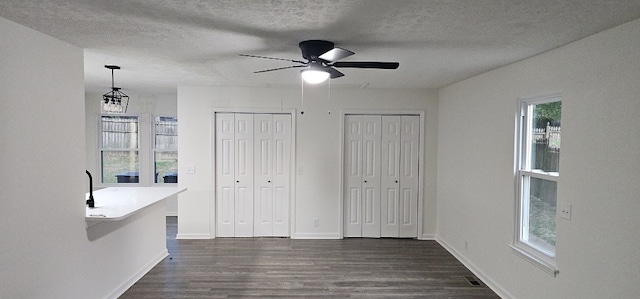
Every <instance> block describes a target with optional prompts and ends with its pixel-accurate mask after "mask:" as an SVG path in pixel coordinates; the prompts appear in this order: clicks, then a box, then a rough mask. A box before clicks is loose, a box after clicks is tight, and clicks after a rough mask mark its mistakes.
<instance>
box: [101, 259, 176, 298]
mask: <svg viewBox="0 0 640 299" xmlns="http://www.w3.org/2000/svg"><path fill="white" fill-rule="evenodd" d="M167 256H169V251H168V250H167V249H166V248H165V250H164V251H163V252H162V253H161V254H160V255H159V256H157V257H156V258H155V259H153V260H151V262H149V264H147V265H146V266H145V267H143V268H142V269H140V271H138V272H137V273H135V274H134V275H133V276H131V278H129V279H127V280H126V281H125V282H124V283H122V285H120V287H118V288H117V289H115V290H114V291H113V292H111V294H109V295H108V296H107V297H106V298H114V299H117V298H118V297H120V296H122V294H124V292H126V291H127V290H128V289H129V288H130V287H131V286H133V285H134V284H135V283H136V282H138V280H140V278H142V277H143V276H144V275H145V274H147V272H149V271H151V269H153V267H155V266H156V265H157V264H158V263H160V262H161V261H162V260H163V259H164V258H166V257H167Z"/></svg>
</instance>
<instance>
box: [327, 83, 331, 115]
mask: <svg viewBox="0 0 640 299" xmlns="http://www.w3.org/2000/svg"><path fill="white" fill-rule="evenodd" d="M327 109H328V110H329V115H331V80H329V92H328V96H327Z"/></svg>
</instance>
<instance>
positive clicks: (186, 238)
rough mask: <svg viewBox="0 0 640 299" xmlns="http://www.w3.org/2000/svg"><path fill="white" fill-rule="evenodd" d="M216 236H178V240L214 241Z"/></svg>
mask: <svg viewBox="0 0 640 299" xmlns="http://www.w3.org/2000/svg"><path fill="white" fill-rule="evenodd" d="M214 238H215V236H212V235H211V234H177V235H176V240H202V239H214Z"/></svg>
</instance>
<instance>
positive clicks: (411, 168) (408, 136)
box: [399, 116, 420, 238]
mask: <svg viewBox="0 0 640 299" xmlns="http://www.w3.org/2000/svg"><path fill="white" fill-rule="evenodd" d="M419 124H420V118H419V117H418V116H402V132H401V152H402V154H401V156H400V194H401V200H400V207H399V210H400V214H399V216H400V235H399V237H401V238H416V237H418V164H419V163H418V159H419V154H418V153H419V146H420V126H419Z"/></svg>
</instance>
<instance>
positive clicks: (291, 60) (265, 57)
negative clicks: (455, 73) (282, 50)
mask: <svg viewBox="0 0 640 299" xmlns="http://www.w3.org/2000/svg"><path fill="white" fill-rule="evenodd" d="M238 56H244V57H253V58H262V59H271V60H282V61H290V62H295V63H304V64H306V62H304V61H300V60H293V59H285V58H275V57H267V56H258V55H249V54H238Z"/></svg>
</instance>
